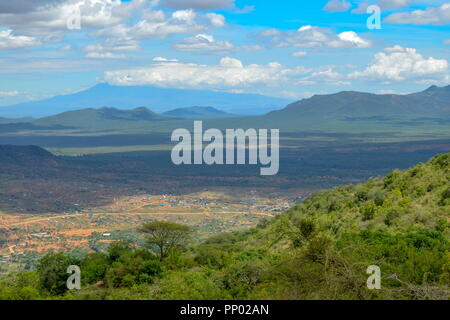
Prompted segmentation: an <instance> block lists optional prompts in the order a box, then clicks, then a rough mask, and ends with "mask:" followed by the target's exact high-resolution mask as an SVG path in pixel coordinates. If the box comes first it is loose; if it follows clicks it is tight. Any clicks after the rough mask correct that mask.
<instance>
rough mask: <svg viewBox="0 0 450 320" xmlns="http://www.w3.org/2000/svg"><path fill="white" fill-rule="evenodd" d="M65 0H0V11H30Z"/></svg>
mask: <svg viewBox="0 0 450 320" xmlns="http://www.w3.org/2000/svg"><path fill="white" fill-rule="evenodd" d="M64 1H66V0H39V1H36V0H13V1H2V2H0V13H12V14H14V13H24V12H32V11H35V10H37V9H39V8H42V7H48V6H54V5H57V4H61V3H63V2H64Z"/></svg>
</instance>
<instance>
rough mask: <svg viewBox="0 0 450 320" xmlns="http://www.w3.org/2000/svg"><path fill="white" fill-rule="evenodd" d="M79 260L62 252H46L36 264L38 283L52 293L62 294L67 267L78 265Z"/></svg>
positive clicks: (65, 288) (65, 287)
mask: <svg viewBox="0 0 450 320" xmlns="http://www.w3.org/2000/svg"><path fill="white" fill-rule="evenodd" d="M78 264H79V261H78V260H77V259H75V258H72V257H69V256H67V255H65V254H64V253H53V252H50V253H47V254H46V255H45V256H43V257H42V258H41V259H40V260H39V262H38V265H37V273H38V276H39V285H40V287H41V288H42V289H44V290H46V291H47V292H49V293H50V294H52V295H62V294H64V293H65V292H66V291H67V285H66V283H67V279H68V277H69V274H68V273H67V268H68V267H69V266H71V265H78Z"/></svg>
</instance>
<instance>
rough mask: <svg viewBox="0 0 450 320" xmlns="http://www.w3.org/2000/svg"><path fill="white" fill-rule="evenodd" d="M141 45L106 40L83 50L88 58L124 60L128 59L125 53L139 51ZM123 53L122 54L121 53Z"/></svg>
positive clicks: (127, 41)
mask: <svg viewBox="0 0 450 320" xmlns="http://www.w3.org/2000/svg"><path fill="white" fill-rule="evenodd" d="M139 49H140V46H139V43H138V42H137V41H135V40H121V39H112V38H110V39H106V40H105V41H102V42H98V43H94V44H90V45H87V46H86V47H84V48H83V50H84V51H85V52H87V54H86V57H87V58H96V59H123V58H127V57H128V56H127V55H126V54H123V52H128V51H136V50H139ZM119 52H122V53H119Z"/></svg>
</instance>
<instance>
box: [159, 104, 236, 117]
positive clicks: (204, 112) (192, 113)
mask: <svg viewBox="0 0 450 320" xmlns="http://www.w3.org/2000/svg"><path fill="white" fill-rule="evenodd" d="M163 114H164V115H167V116H172V117H179V118H184V119H196V120H203V119H215V118H230V117H236V115H233V114H230V113H227V112H224V111H220V110H217V109H216V108H213V107H187V108H178V109H174V110H171V111H167V112H164V113H163Z"/></svg>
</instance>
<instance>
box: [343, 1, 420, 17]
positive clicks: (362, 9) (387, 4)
mask: <svg viewBox="0 0 450 320" xmlns="http://www.w3.org/2000/svg"><path fill="white" fill-rule="evenodd" d="M413 1H414V0H379V1H370V2H368V1H363V2H362V3H360V5H359V6H358V7H357V8H356V9H353V10H352V13H360V14H366V13H367V7H369V6H370V5H373V4H375V5H377V6H379V7H380V9H381V10H385V11H387V10H395V9H401V8H406V7H409V6H410V5H411V4H412V3H413Z"/></svg>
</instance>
